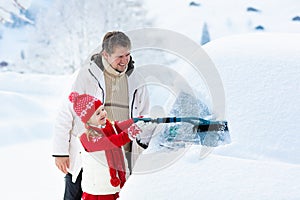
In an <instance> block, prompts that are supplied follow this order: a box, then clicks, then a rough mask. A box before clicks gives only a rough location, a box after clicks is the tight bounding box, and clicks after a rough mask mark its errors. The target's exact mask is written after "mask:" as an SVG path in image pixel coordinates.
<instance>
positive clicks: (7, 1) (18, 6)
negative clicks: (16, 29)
mask: <svg viewBox="0 0 300 200" xmlns="http://www.w3.org/2000/svg"><path fill="white" fill-rule="evenodd" d="M29 5H30V1H28V0H2V1H0V23H2V24H4V25H7V26H20V25H22V24H34V22H33V21H32V20H31V19H30V18H28V16H27V15H26V14H27V12H26V11H27V9H28V7H29Z"/></svg>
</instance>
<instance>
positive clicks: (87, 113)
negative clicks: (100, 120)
mask: <svg viewBox="0 0 300 200" xmlns="http://www.w3.org/2000/svg"><path fill="white" fill-rule="evenodd" d="M69 100H70V101H71V102H72V103H73V109H74V111H75V112H76V114H77V115H78V116H79V117H80V119H81V121H82V122H83V123H87V121H88V120H89V119H90V118H91V117H92V115H93V114H94V112H95V111H96V110H97V109H98V108H99V107H100V106H101V105H102V102H101V101H100V100H99V99H97V98H95V97H93V96H91V95H88V94H82V95H79V94H78V93H77V92H72V93H71V94H70V95H69Z"/></svg>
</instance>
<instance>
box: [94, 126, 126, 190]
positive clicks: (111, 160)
mask: <svg viewBox="0 0 300 200" xmlns="http://www.w3.org/2000/svg"><path fill="white" fill-rule="evenodd" d="M91 128H92V129H94V130H95V131H97V132H98V133H104V135H105V136H106V137H109V136H112V135H116V132H115V130H114V128H113V127H112V124H111V123H110V122H109V121H108V120H107V121H106V126H105V127H104V128H101V129H100V128H96V127H91ZM120 136H121V135H120ZM102 139H105V138H102ZM107 142H109V143H111V141H109V140H107ZM108 145H109V146H111V145H112V144H108ZM113 146H114V147H113V148H110V149H107V150H105V156H106V160H107V164H108V167H109V173H110V177H111V179H110V183H111V185H112V186H114V187H117V186H119V185H120V187H121V188H122V187H123V185H124V184H125V181H126V169H125V161H124V155H123V151H122V149H121V147H118V146H116V145H113ZM117 175H118V176H117Z"/></svg>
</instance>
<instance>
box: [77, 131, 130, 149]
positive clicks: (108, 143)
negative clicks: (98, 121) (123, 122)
mask: <svg viewBox="0 0 300 200" xmlns="http://www.w3.org/2000/svg"><path fill="white" fill-rule="evenodd" d="M89 139H90V140H88V138H87V135H86V134H85V133H84V134H82V135H81V137H80V142H81V144H82V145H83V147H84V148H85V150H86V151H87V152H94V151H102V150H109V149H114V148H116V147H121V146H123V145H124V144H126V143H128V142H130V141H131V140H130V138H129V137H128V134H127V133H126V132H121V133H120V134H118V135H112V136H109V137H106V136H103V137H101V136H99V137H93V138H92V137H91V138H89Z"/></svg>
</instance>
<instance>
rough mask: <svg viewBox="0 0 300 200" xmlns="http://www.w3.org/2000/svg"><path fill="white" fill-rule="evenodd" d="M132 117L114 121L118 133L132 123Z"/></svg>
mask: <svg viewBox="0 0 300 200" xmlns="http://www.w3.org/2000/svg"><path fill="white" fill-rule="evenodd" d="M133 123H134V122H133V120H132V119H128V120H124V121H115V122H114V125H115V128H116V130H117V132H118V133H121V132H123V131H125V130H127V129H128V128H129V127H130V126H131V125H132V124H133Z"/></svg>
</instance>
